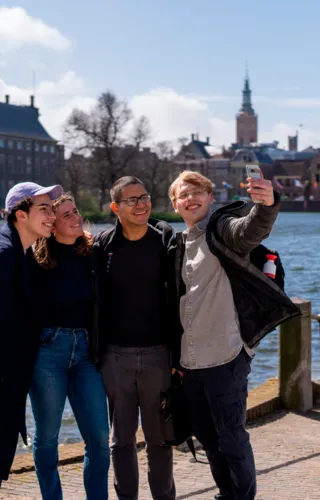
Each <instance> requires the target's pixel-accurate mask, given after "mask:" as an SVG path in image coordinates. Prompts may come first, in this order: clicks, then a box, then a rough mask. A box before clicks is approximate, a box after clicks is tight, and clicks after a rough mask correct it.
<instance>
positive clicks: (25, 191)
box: [5, 182, 63, 213]
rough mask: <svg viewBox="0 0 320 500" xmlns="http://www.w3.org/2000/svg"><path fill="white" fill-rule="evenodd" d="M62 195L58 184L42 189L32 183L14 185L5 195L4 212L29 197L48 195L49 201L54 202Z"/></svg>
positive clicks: (9, 210)
mask: <svg viewBox="0 0 320 500" xmlns="http://www.w3.org/2000/svg"><path fill="white" fill-rule="evenodd" d="M62 193H63V188H62V186H60V185H59V184H57V185H56V186H49V187H43V186H40V185H39V184H35V183H34V182H20V183H19V184H15V186H13V187H12V188H11V189H10V191H9V192H8V194H7V197H6V208H5V210H6V212H8V213H9V212H11V210H12V209H13V208H14V207H15V206H16V205H18V203H20V202H21V201H23V200H24V199H25V198H28V197H29V196H40V195H41V194H48V195H49V197H50V199H51V200H56V199H57V198H59V196H61V195H62Z"/></svg>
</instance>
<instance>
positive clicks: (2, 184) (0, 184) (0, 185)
mask: <svg viewBox="0 0 320 500" xmlns="http://www.w3.org/2000/svg"><path fill="white" fill-rule="evenodd" d="M6 191H7V190H6V181H4V180H2V181H0V198H4V197H5V195H6V194H7V193H6Z"/></svg>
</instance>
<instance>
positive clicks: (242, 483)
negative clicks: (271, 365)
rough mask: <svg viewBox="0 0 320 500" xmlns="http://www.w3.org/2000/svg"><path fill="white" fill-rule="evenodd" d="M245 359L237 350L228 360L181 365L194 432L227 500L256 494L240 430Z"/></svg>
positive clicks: (244, 499)
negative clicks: (193, 367) (208, 364)
mask: <svg viewBox="0 0 320 500" xmlns="http://www.w3.org/2000/svg"><path fill="white" fill-rule="evenodd" d="M250 362H251V360H250V358H249V356H248V355H247V353H246V352H245V350H244V349H242V351H241V352H240V354H239V355H238V356H237V357H236V358H235V359H234V360H233V361H231V362H230V363H227V364H225V365H221V366H216V367H214V368H205V369H199V370H186V371H185V376H184V385H185V390H186V394H187V397H188V401H189V405H190V413H191V417H192V421H193V425H194V434H195V436H196V437H197V439H198V440H199V441H200V443H201V444H202V446H203V449H204V450H205V452H206V454H207V457H208V460H209V463H210V467H211V472H212V475H213V478H214V480H215V482H216V484H217V486H218V488H219V489H220V492H221V493H223V494H226V495H228V497H227V498H228V499H229V498H230V499H232V500H253V499H254V498H255V494H256V471H255V464H254V457H253V452H252V448H251V444H250V441H249V434H248V432H247V431H246V430H245V420H246V399H247V387H248V374H249V373H250Z"/></svg>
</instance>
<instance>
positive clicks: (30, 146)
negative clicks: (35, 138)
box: [26, 142, 32, 151]
mask: <svg viewBox="0 0 320 500" xmlns="http://www.w3.org/2000/svg"><path fill="white" fill-rule="evenodd" d="M26 150H27V151H31V150H32V142H26Z"/></svg>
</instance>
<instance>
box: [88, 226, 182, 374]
mask: <svg viewBox="0 0 320 500" xmlns="http://www.w3.org/2000/svg"><path fill="white" fill-rule="evenodd" d="M149 224H150V225H152V226H153V227H155V228H156V229H158V230H160V231H161V232H162V241H163V246H164V248H165V249H166V254H165V255H166V257H165V258H166V260H167V262H166V265H165V266H164V269H165V275H164V276H163V285H164V287H165V291H166V305H167V309H166V311H164V312H163V313H164V314H165V315H166V318H167V321H166V324H167V325H168V329H167V332H166V338H167V343H168V346H169V347H170V348H171V349H173V350H175V347H174V346H175V345H176V343H177V342H179V340H180V336H177V332H179V334H180V326H179V315H178V307H177V295H176V288H175V271H174V265H175V263H174V251H175V235H174V232H173V229H172V227H171V226H170V225H169V224H167V223H166V222H162V221H157V220H152V219H151V220H149ZM121 233H122V226H121V224H120V223H119V222H117V224H116V226H115V228H112V229H109V230H106V231H103V232H101V233H100V234H98V235H97V236H96V238H95V243H94V245H93V250H92V254H91V272H92V278H93V287H94V292H95V308H94V317H93V328H92V332H91V335H90V337H89V343H90V344H89V348H90V354H91V358H92V360H93V362H94V363H95V364H96V365H98V366H99V365H100V364H101V362H102V361H103V356H104V354H105V351H106V345H107V344H108V333H109V322H108V317H109V303H110V301H109V297H110V294H111V293H112V290H111V289H110V286H109V283H108V266H109V265H110V261H109V254H110V253H111V252H113V251H114V249H115V248H116V247H117V241H118V235H119V234H121ZM124 314H125V311H124ZM177 325H178V328H177Z"/></svg>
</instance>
